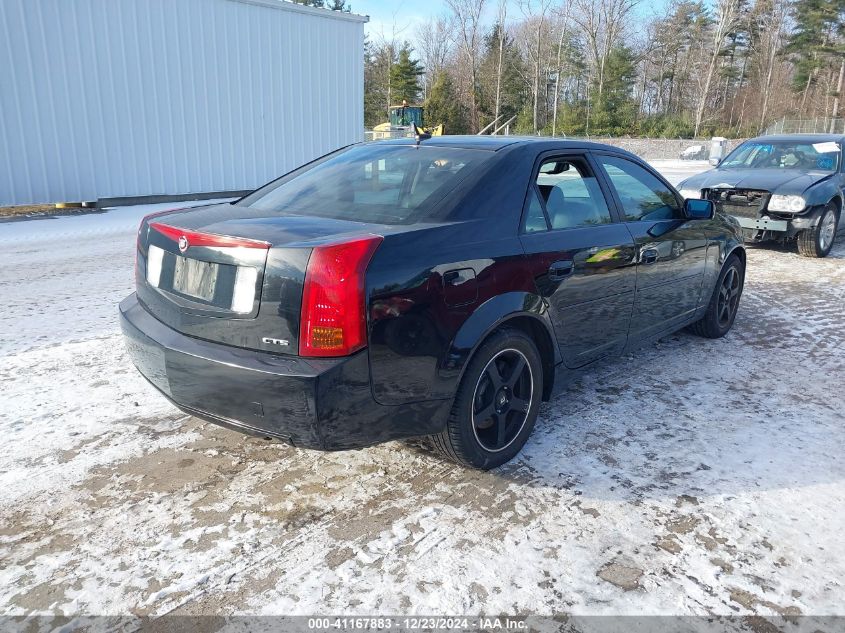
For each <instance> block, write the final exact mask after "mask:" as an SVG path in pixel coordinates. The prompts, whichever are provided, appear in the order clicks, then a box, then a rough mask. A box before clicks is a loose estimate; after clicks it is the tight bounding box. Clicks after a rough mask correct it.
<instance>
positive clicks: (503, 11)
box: [493, 0, 508, 121]
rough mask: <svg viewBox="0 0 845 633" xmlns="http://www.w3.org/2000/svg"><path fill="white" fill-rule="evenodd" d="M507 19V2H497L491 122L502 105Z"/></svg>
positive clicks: (501, 0)
mask: <svg viewBox="0 0 845 633" xmlns="http://www.w3.org/2000/svg"><path fill="white" fill-rule="evenodd" d="M507 19H508V0H499V10H498V13H497V15H496V23H497V24H498V27H499V59H498V62H497V64H496V106H495V111H494V113H493V120H494V121H495V120H496V119H498V118H499V107H500V106H501V104H502V61H503V59H504V56H505V36H506V31H505V22H506V20H507Z"/></svg>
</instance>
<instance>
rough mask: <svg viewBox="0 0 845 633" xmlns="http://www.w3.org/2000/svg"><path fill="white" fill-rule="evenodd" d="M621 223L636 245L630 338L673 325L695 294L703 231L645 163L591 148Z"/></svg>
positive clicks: (688, 312) (690, 308)
mask: <svg viewBox="0 0 845 633" xmlns="http://www.w3.org/2000/svg"><path fill="white" fill-rule="evenodd" d="M594 158H595V160H596V161H597V162H598V163H599V164H600V165H601V167H602V169H603V170H604V172H605V175H606V176H607V180H608V181H609V183H610V185H611V188H612V189H613V193H614V195H615V197H616V203H617V205H618V207H619V210H620V213H621V214H622V216H623V219H624V221H625V225H626V226H627V228H628V229H629V230H630V231H631V234H632V235H633V237H634V241H635V243H636V246H637V261H638V263H637V297H636V301H635V304H634V312H633V315H632V316H631V330H630V335H629V337H630V339H631V340H632V341H637V340H639V339H647V338H653V337H657V336H661V335H662V334H665V333H666V332H668V331H672V330H675V329H677V328H678V327H679V326H681V325H683V323H684V322H685V321H688V320H689V318H690V317H691V316H692V315H693V313H694V312H695V310H696V308H697V307H698V302H699V297H700V296H701V285H702V283H703V281H704V271H705V267H706V259H707V237H706V235H705V233H704V230H703V229H702V228H700V226H699V225H700V221H697V220H688V219H686V218H685V216H684V210H683V200H682V199H681V198H680V196H678V195H677V194H676V192H675V191H674V189H672V188H671V187H670V186H669V185H668V184H666V182H665V181H664V180H663V179H662V178H661V177H660V176H658V175H657V174H656V173H655V172H653V171H652V170H651V169H648V168H647V167H645V166H644V165H641V164H639V163H636V162H634V161H632V160H628V159H627V158H623V157H621V156H616V155H612V154H602V153H595V154H594Z"/></svg>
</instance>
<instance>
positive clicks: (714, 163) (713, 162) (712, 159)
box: [710, 158, 722, 167]
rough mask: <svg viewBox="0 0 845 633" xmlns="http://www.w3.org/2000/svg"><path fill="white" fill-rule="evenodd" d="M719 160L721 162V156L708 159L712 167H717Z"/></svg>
mask: <svg viewBox="0 0 845 633" xmlns="http://www.w3.org/2000/svg"><path fill="white" fill-rule="evenodd" d="M721 162H722V159H721V158H711V159H710V164H711V165H713V167H718V166H719V163H721Z"/></svg>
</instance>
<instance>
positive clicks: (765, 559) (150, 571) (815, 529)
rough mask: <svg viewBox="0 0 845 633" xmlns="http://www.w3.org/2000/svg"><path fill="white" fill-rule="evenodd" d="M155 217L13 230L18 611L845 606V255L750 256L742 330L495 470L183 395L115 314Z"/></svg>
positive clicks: (3, 455)
mask: <svg viewBox="0 0 845 633" xmlns="http://www.w3.org/2000/svg"><path fill="white" fill-rule="evenodd" d="M656 165H657V166H658V168H660V169H663V170H665V171H666V173H667V174H668V177H669V178H670V179H672V180H673V181H678V180H680V179H681V178H682V177H684V176H685V175H689V174H690V173H693V172H694V171H695V170H696V169H701V168H702V165H701V164H694V165H689V164H685V163H679V162H678V161H667V162H666V164H661V162H659V161H658V162H656ZM157 208H164V207H163V205H159V206H157V207H150V206H147V207H133V208H124V209H116V210H112V211H109V212H108V213H106V214H103V215H90V216H82V217H65V218H60V219H53V220H38V221H27V222H16V223H9V224H5V225H0V292H2V298H3V301H2V304H0V305H2V307H0V315H1V316H2V321H3V324H4V326H5V327H4V331H3V333H2V335H0V359H2V362H0V384H2V386H3V387H2V396H0V434H2V437H3V438H4V439H3V448H4V450H3V451H1V452H0V614H7V615H8V614H11V615H21V614H31V613H52V614H65V615H75V614H112V615H118V614H127V613H132V614H135V615H144V614H154V615H155V614H164V613H174V614H180V613H182V614H210V613H223V614H232V613H253V614H282V613H284V614H297V613H299V614H313V613H356V614H373V613H384V614H390V613H394V614H395V613H416V614H431V613H453V614H454V613H486V614H491V613H506V614H508V613H509V614H514V613H529V612H530V613H540V614H552V613H557V614H560V613H567V614H577V615H588V614H638V615H642V614H701V615H703V614H746V615H747V614H763V615H775V614H781V615H783V614H786V615H792V614H798V613H804V614H814V615H822V614H837V613H839V614H841V613H842V605H843V603H845V588H843V585H842V583H843V582H845V581H843V579H845V559H843V557H842V556H841V534H842V532H843V530H845V519H844V518H843V513H842V508H843V505H845V462H844V461H843V460H842V454H843V449H845V430H844V429H843V425H842V410H843V405H845V395H843V391H842V389H841V386H840V385H841V381H842V379H843V376H845V359H844V358H843V350H845V310H843V305H845V244H843V243H840V244H839V245H838V246H837V248H836V250H835V251H834V252H833V253H832V255H831V256H830V257H829V258H827V259H825V260H809V259H803V258H799V257H798V256H797V255H796V254H795V253H794V252H792V251H790V250H787V249H752V250H751V251H750V253H749V270H748V279H747V285H746V292H745V296H744V297H743V301H742V306H741V309H740V313H739V316H738V319H737V322H736V326H735V328H734V330H733V332H731V334H730V335H728V336H727V337H725V338H724V339H721V340H718V341H709V340H703V339H699V338H695V337H693V336H691V335H688V334H685V333H679V334H676V335H673V336H671V337H669V338H667V339H665V340H663V341H661V342H660V343H658V344H656V345H653V346H649V347H647V348H644V349H642V350H640V351H638V352H637V353H635V354H632V355H629V356H626V357H624V358H622V359H618V360H616V361H613V362H607V363H605V364H603V365H601V366H598V367H594V368H592V369H591V370H589V371H588V372H587V373H586V374H585V375H584V376H583V378H582V379H581V380H580V381H579V382H577V383H576V384H574V385H573V386H572V388H570V389H569V390H568V391H567V392H566V393H565V394H564V395H562V396H561V397H559V398H558V399H557V400H555V401H554V402H552V403H548V404H546V405H544V407H543V409H542V411H541V417H540V419H539V421H538V424H537V427H536V430H535V432H534V434H533V436H532V438H531V439H530V441H529V443H528V445H527V446H526V447H525V449H524V452H523V453H522V454H521V456H519V457H518V458H517V459H516V460H514V461H513V462H512V463H511V464H508V465H506V466H505V467H502V468H500V469H498V470H496V471H493V472H489V473H481V472H475V471H468V470H462V469H460V468H458V467H457V466H454V465H452V464H451V463H447V462H445V461H442V460H440V459H439V458H437V457H436V456H434V455H432V454H430V453H428V452H426V451H425V450H424V449H421V448H415V447H412V446H409V445H406V444H400V443H392V444H387V445H383V446H379V447H375V448H371V449H367V450H362V451H352V452H344V453H317V452H309V451H303V450H297V449H293V448H290V447H287V446H284V445H281V444H276V443H269V442H265V441H263V440H259V439H253V438H249V437H246V436H242V435H239V434H237V433H234V432H230V431H227V430H225V429H222V428H219V427H216V426H214V425H211V424H206V423H204V422H201V421H199V420H196V419H194V418H191V417H189V416H186V415H184V414H182V413H180V412H179V411H177V410H176V409H175V408H173V407H171V406H170V405H169V404H168V403H167V402H166V401H165V400H164V399H163V398H162V397H160V396H159V395H158V394H157V393H156V392H155V391H154V390H153V388H152V387H150V386H149V385H148V384H147V383H146V382H145V381H144V380H143V379H142V378H140V376H139V375H138V374H137V372H136V371H135V370H134V369H133V368H132V366H131V364H130V362H129V360H128V358H127V357H126V354H125V353H124V350H123V343H122V340H121V336H120V333H119V327H118V323H117V303H118V301H119V300H120V299H121V298H122V297H123V296H125V295H126V294H128V293H129V292H131V288H132V283H133V280H132V267H133V264H132V258H133V245H134V240H135V229H136V227H137V224H138V220H139V219H140V217H141V216H142V215H143V214H145V213H149V212H151V211H153V210H156V209H157Z"/></svg>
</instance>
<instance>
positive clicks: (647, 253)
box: [640, 248, 660, 264]
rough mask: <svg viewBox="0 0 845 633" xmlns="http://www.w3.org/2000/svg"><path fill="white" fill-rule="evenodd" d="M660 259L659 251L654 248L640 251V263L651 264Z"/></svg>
mask: <svg viewBox="0 0 845 633" xmlns="http://www.w3.org/2000/svg"><path fill="white" fill-rule="evenodd" d="M658 259H660V252H659V251H658V250H657V249H656V248H646V249H643V251H642V252H641V253H640V263H641V264H653V263H655V262H656V261H657V260H658Z"/></svg>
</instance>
